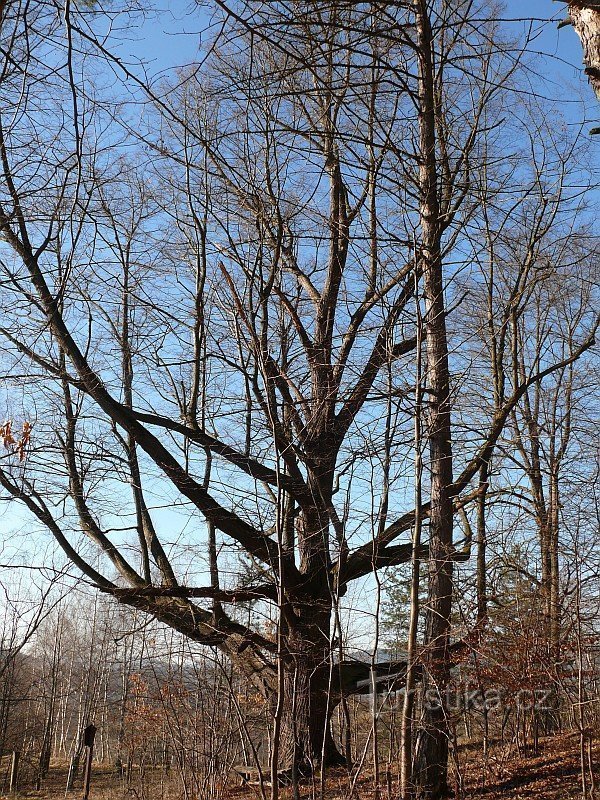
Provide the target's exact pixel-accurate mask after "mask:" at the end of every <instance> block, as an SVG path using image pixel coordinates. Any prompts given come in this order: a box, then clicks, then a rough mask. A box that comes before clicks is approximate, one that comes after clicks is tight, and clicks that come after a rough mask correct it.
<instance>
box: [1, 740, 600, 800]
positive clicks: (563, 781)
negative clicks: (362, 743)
mask: <svg viewBox="0 0 600 800" xmlns="http://www.w3.org/2000/svg"><path fill="white" fill-rule="evenodd" d="M593 755H594V763H595V772H596V775H595V780H596V785H597V786H600V743H596V745H595V747H594V753H593ZM5 761H6V759H4V760H3V764H2V775H0V780H2V781H3V780H4V779H5V774H6V770H5ZM458 762H459V766H460V771H461V772H462V773H463V780H464V784H463V785H464V789H463V792H462V795H461V797H462V800H471V798H482V800H483V799H485V800H500V798H502V800H526V799H527V798H535V800H576V799H578V800H580V798H581V784H580V762H579V738H578V736H577V735H575V734H563V735H558V736H554V737H552V738H546V739H542V740H540V744H539V751H538V754H537V755H536V754H535V753H532V752H527V753H521V755H515V753H514V750H513V752H512V754H511V755H509V753H508V751H506V752H505V753H503V752H502V749H501V748H499V747H496V748H495V753H494V755H493V756H491V757H490V759H489V760H488V765H487V766H488V776H487V780H485V781H484V779H483V775H484V763H483V759H482V756H481V754H480V753H479V752H478V749H476V748H475V747H468V748H461V750H460V751H459V753H458ZM461 762H463V763H461ZM384 774H385V771H384ZM65 783H66V765H63V764H53V765H52V768H51V771H50V774H49V776H48V779H47V780H46V781H45V783H44V785H43V787H42V789H41V790H40V791H35V790H34V789H32V788H30V789H27V788H26V787H24V788H23V789H22V791H20V792H19V794H18V798H32V799H33V798H39V800H59V798H60V800H63V798H64V797H65ZM382 783H383V789H382V791H381V792H380V800H388V799H389V800H394V798H395V797H396V794H395V791H394V790H395V782H394V781H393V780H391V793H389V792H388V788H387V787H386V780H385V778H384V780H383V781H382ZM348 787H349V779H348V775H347V773H346V772H344V771H337V772H334V773H332V774H331V775H330V778H329V781H328V791H327V793H326V795H325V797H326V800H347V799H348V798H349V796H350V795H349V788H348ZM280 794H281V800H290V798H291V790H289V789H283V790H282V791H281V793H280ZM71 796H72V797H73V798H79V797H81V790H80V788H79V787H77V789H76V791H74V792H73V793H72V795H71ZM206 796H207V797H211V795H206ZM266 796H267V797H268V796H269V789H268V788H266ZM301 796H302V798H303V800H304V799H306V800H308V798H311V797H318V796H319V787H318V786H317V787H314V788H313V787H311V786H304V787H302V791H301ZM374 796H375V795H374V792H373V779H372V776H371V775H369V774H368V773H365V774H364V776H361V778H360V779H359V780H358V781H356V784H355V794H354V798H355V800H373V798H374ZM8 797H9V796H8V795H7V794H0V798H8ZM181 797H183V795H182V793H181V792H178V791H177V790H176V788H175V787H174V786H172V785H171V783H170V781H169V780H168V778H165V777H164V776H163V774H162V772H161V773H160V775H158V774H157V772H155V773H154V775H153V776H147V778H146V780H145V781H144V782H140V781H139V780H138V779H137V778H134V779H132V781H131V784H130V787H129V789H128V788H127V787H126V786H124V785H122V784H120V781H119V780H118V779H116V777H115V773H114V770H112V769H109V768H107V767H102V766H97V767H96V768H95V770H94V775H93V781H92V789H91V792H90V800H124V798H132V800H179V798H181ZM190 797H192V798H194V800H195V799H196V797H198V795H194V794H193V793H191V794H190ZM212 797H214V798H218V797H220V798H222V799H223V800H230V799H231V800H251V798H252V800H255V798H257V797H260V792H259V791H257V789H255V788H251V789H248V788H243V787H240V786H239V785H235V782H232V784H231V785H230V786H227V787H226V788H224V789H222V790H221V792H218V793H215V794H214V795H212ZM211 800H212V798H211Z"/></svg>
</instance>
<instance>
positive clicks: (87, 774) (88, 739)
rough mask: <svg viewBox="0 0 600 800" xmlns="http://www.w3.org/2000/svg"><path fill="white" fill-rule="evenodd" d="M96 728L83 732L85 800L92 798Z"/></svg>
mask: <svg viewBox="0 0 600 800" xmlns="http://www.w3.org/2000/svg"><path fill="white" fill-rule="evenodd" d="M95 735H96V727H95V726H94V725H88V726H87V728H86V729H85V730H84V732H83V744H84V746H85V766H84V768H83V800H88V798H89V796H90V782H91V779H92V757H93V754H94V736H95Z"/></svg>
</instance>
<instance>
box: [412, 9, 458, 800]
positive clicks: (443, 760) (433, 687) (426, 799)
mask: <svg viewBox="0 0 600 800" xmlns="http://www.w3.org/2000/svg"><path fill="white" fill-rule="evenodd" d="M415 18H416V19H415V21H416V30H417V46H418V53H417V56H418V69H419V138H420V141H419V145H420V156H421V161H420V166H419V190H420V232H421V253H420V257H421V264H422V271H423V280H424V300H425V320H424V321H425V343H426V352H427V372H426V379H425V380H426V385H427V388H428V400H429V402H428V420H427V422H428V429H427V439H428V445H429V466H430V471H431V488H430V497H431V500H430V503H431V505H430V514H429V598H428V608H427V618H426V634H425V652H424V664H425V668H426V673H425V676H424V690H425V694H424V698H425V702H424V708H423V719H422V726H421V729H420V731H419V733H418V738H417V751H416V760H415V776H414V779H415V783H416V784H417V796H418V797H419V798H420V800H437V799H438V798H443V797H448V796H450V795H451V793H450V791H449V789H448V744H449V737H450V732H449V728H448V721H447V714H446V708H445V689H446V686H447V684H448V681H449V677H450V658H449V655H450V654H449V648H448V645H449V633H450V614H451V610H452V533H453V506H452V498H451V497H450V495H449V487H451V485H452V442H451V420H450V401H449V395H450V377H449V367H448V341H447V333H446V314H445V303H444V285H443V265H442V257H441V236H442V225H441V217H440V205H439V199H438V168H437V158H436V107H435V94H434V81H435V77H434V63H433V60H434V56H433V35H432V30H431V22H430V18H429V12H428V9H427V4H426V3H425V2H424V0H415Z"/></svg>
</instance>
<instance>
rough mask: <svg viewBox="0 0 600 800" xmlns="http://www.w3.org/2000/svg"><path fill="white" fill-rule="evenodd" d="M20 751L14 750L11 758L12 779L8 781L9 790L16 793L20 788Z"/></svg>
mask: <svg viewBox="0 0 600 800" xmlns="http://www.w3.org/2000/svg"><path fill="white" fill-rule="evenodd" d="M19 755H20V754H19V751H18V750H13V751H12V757H11V760H10V779H9V782H8V791H9V792H11V793H14V792H16V791H17V789H18V788H19Z"/></svg>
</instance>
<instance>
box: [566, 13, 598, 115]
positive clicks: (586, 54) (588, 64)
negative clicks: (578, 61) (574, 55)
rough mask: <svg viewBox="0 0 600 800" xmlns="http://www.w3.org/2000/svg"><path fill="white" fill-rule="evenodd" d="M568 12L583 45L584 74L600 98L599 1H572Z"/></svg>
mask: <svg viewBox="0 0 600 800" xmlns="http://www.w3.org/2000/svg"><path fill="white" fill-rule="evenodd" d="M569 14H570V17H571V20H572V22H573V27H574V28H575V31H576V32H577V35H578V36H579V38H580V39H581V44H582V46H583V61H584V63H585V74H586V75H587V76H588V78H589V81H590V83H591V84H592V88H593V89H594V92H595V93H596V97H597V98H598V99H599V100H600V3H597V2H590V1H589V0H588V2H585V0H583V2H572V3H570V4H569Z"/></svg>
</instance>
